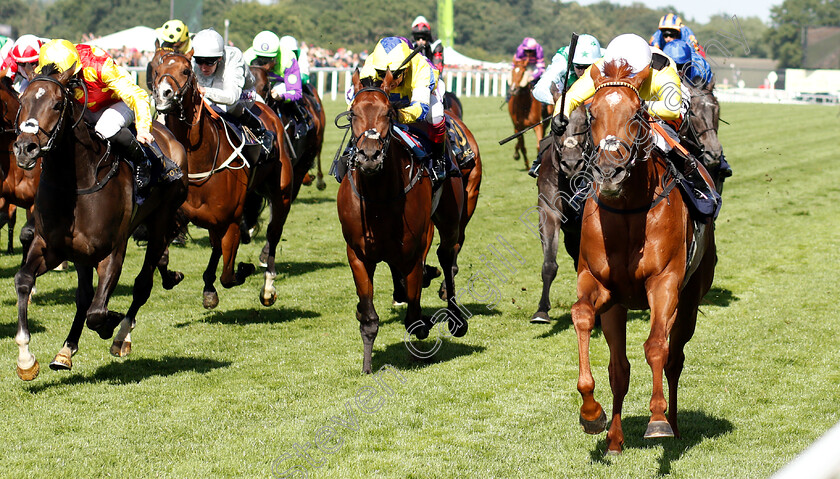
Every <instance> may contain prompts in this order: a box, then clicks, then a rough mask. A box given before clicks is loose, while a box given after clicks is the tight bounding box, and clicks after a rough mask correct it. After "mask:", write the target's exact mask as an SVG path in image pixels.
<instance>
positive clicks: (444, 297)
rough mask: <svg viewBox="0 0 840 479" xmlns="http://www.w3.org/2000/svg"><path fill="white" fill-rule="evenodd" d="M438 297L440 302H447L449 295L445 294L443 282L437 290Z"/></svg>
mask: <svg viewBox="0 0 840 479" xmlns="http://www.w3.org/2000/svg"><path fill="white" fill-rule="evenodd" d="M438 297H440V299H441V300H442V301H449V295H448V294H446V284H445V283H444V282H443V281H441V282H440V288H438Z"/></svg>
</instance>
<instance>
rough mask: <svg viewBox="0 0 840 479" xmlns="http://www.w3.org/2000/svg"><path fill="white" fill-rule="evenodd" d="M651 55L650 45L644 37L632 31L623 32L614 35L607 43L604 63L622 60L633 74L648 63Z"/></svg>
mask: <svg viewBox="0 0 840 479" xmlns="http://www.w3.org/2000/svg"><path fill="white" fill-rule="evenodd" d="M651 56H652V53H651V50H650V45H648V42H646V41H645V39H644V38H642V37H640V36H638V35H636V34H633V33H625V34H623V35H619V36H617V37H615V38H614V39H613V41H611V42H610V44H609V45H607V53H606V54H605V55H604V63H609V62H611V61H613V60H624V61H625V62H627V64H628V65H630V67H631V68H632V69H633V75H635V74H637V73H639V72H640V71H642V70H644V69H645V68H646V67H647V66H649V65H650V59H651Z"/></svg>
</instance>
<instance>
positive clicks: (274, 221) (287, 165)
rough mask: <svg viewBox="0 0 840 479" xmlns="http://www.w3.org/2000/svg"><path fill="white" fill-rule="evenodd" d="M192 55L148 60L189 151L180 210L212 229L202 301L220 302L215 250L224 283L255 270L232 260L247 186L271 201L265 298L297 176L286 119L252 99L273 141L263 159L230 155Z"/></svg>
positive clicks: (158, 95) (159, 102) (159, 97)
mask: <svg viewBox="0 0 840 479" xmlns="http://www.w3.org/2000/svg"><path fill="white" fill-rule="evenodd" d="M191 57H192V52H190V54H188V55H182V54H180V53H176V52H171V51H164V50H158V51H157V52H156V54H155V57H154V58H153V59H152V62H151V64H152V75H153V82H152V85H153V87H154V88H153V91H152V94H153V95H154V98H155V103H156V106H157V109H158V111H160V112H162V113H165V114H166V125H167V126H168V127H169V129H170V130H171V131H172V133H173V134H174V135H175V138H177V139H178V141H180V142H181V143H183V145H184V148H185V149H186V152H187V157H188V159H189V166H190V170H189V175H188V176H189V184H190V187H189V195H188V197H187V201H185V202H184V206H183V209H184V212H185V213H186V215H187V217H188V218H189V219H190V221H192V222H193V223H194V224H196V225H197V226H199V227H202V228H206V229H207V230H208V231H209V233H210V245H211V247H212V253H211V255H210V261H209V263H208V265H207V269H206V270H205V271H204V307H205V308H208V309H212V308H215V307H216V306H217V305H218V304H219V296H218V294H217V292H216V288H215V286H214V284H213V283H214V282H215V280H216V268H217V267H218V264H219V259H220V258H222V257H223V258H224V264H223V269H222V275H221V278H220V281H221V283H222V286H224V287H225V288H230V287H233V286H237V285H240V284H242V283H244V282H245V279H246V278H247V277H248V276H249V275H250V274H252V273H253V272H254V269H255V268H254V265H251V264H244V263H240V264H239V267H238V269H237V271H236V273H234V268H233V266H234V263H235V261H236V252H237V250H238V248H239V242H240V234H241V233H240V226H239V225H240V220H241V219H242V215H243V212H244V208H245V206H244V205H245V198H246V194H248V193H250V192H256V193H258V194H260V195H262V196H263V197H266V198H268V201H269V203H270V205H271V220H270V222H269V224H268V230H267V231H266V239H267V240H268V244H269V256H268V261H267V268H266V271H265V274H264V282H263V286H262V289H261V290H260V302H261V303H262V304H263V305H264V306H270V305H272V304H274V301H275V300H276V297H277V291H276V288H275V287H274V278H275V277H276V275H277V273H276V270H275V258H274V257H275V253H276V250H277V244H278V243H279V241H280V236H281V235H282V234H283V226H284V224H285V222H286V217H287V216H288V214H289V208H290V206H291V201H292V186H293V183H294V181H293V178H292V164H291V162H290V160H289V156H288V155H287V154H286V149H285V148H283V147H282V146H281V145H282V143H280V141H282V135H283V133H282V131H283V124H282V123H281V122H280V118H278V117H277V115H275V114H274V112H272V111H271V110H270V109H269V108H268V107H267V106H266V105H265V104H263V103H257V104H256V105H255V108H254V109H253V111H254V112H255V113H256V114H258V116H259V117H260V119H261V120H262V122H263V124H265V126H266V128H267V129H268V130H271V131H273V132H274V133H275V135H276V137H275V140H276V141H275V142H274V147H273V148H272V153H271V155H270V156H269V158H268V160H267V161H265V162H263V163H261V164H258V165H253V164H251V165H247V164H245V162H244V161H243V160H242V159H241V158H238V157H237V156H236V155H235V153H234V147H233V146H232V145H231V144H230V142H229V141H228V139H227V132H226V127H225V125H224V124H223V123H222V121H221V120H220V119H219V118H215V117H213V116H212V114H211V113H210V109H209V107H208V106H207V104H206V103H205V101H204V100H203V99H202V97H201V95H200V94H199V92H198V88H197V83H196V78H195V74H194V73H193V70H192V63H191ZM234 141H237V140H234ZM249 148H260V146H254V147H249Z"/></svg>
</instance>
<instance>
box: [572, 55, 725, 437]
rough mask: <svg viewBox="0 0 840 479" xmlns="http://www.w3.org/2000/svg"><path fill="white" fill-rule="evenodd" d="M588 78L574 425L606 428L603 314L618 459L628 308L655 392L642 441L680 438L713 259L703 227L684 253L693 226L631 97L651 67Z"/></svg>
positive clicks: (620, 65) (617, 66)
mask: <svg viewBox="0 0 840 479" xmlns="http://www.w3.org/2000/svg"><path fill="white" fill-rule="evenodd" d="M591 70H592V73H591V74H592V78H593V80H594V81H595V87H596V93H595V95H594V97H593V101H592V106H591V108H590V113H591V121H592V137H593V141H594V144H595V145H596V147H595V158H594V159H593V161H594V163H595V165H594V168H593V177H594V182H593V187H594V192H593V196H591V197H590V198H589V199H588V200H587V202H586V206H585V208H584V215H583V223H582V226H581V242H580V262H579V265H578V279H577V294H578V301H577V302H576V303H575V304H574V305H573V306H572V321H573V323H574V326H575V332H576V333H577V338H578V353H579V361H580V370H579V375H578V391H580V394H581V396H582V397H583V405H582V406H581V408H580V423H581V425H583V429H584V431H586V432H587V433H590V434H597V433H599V432H601V431H603V430H604V429H605V427H606V424H607V418H606V414H605V413H604V410H603V409H602V408H601V405H600V404H598V402H597V401H596V400H595V398H594V395H593V393H594V390H595V381H594V379H593V377H592V372H591V370H590V364H589V339H590V335H591V332H592V328H593V326H594V324H595V315H596V314H601V326H602V329H603V332H604V338H605V339H606V340H607V344H608V346H609V348H610V363H609V372H610V386H611V387H612V393H613V411H612V421H611V424H610V428H609V432H608V433H607V453H608V454H618V453H620V452H621V448H622V444H623V442H624V433H623V431H622V428H621V409H622V403H623V401H624V396H625V395H626V394H627V391H628V387H629V383H630V363H629V362H628V360H627V353H626V347H627V345H626V321H627V310H628V309H634V310H637V309H650V334H649V335H648V338H647V340H646V341H645V343H644V350H645V357H646V359H647V362H648V364H649V365H650V368H651V371H652V372H653V391H652V395H651V400H650V411H651V418H650V422H649V423H648V427H647V430H646V432H645V438H657V437H673V436H675V435H676V436H679V428H678V427H677V385H678V383H679V378H680V373H681V372H682V369H683V363H684V361H685V353H684V347H685V345H686V343H687V342H688V340H689V339H691V336H692V335H693V334H694V328H695V324H696V321H697V307H698V305H699V304H700V300H701V299H702V298H703V296H704V295H705V294H706V293H707V292H708V291H709V288H710V287H711V285H712V279H713V277H714V269H715V262H716V253H715V241H714V231H713V229H714V227H713V224H712V220H711V219H708V220H706V221H705V222H704V223H700V224H699V228H698V229H699V231H700V232H701V234H699V235H698V236H699V239H698V240H697V243H696V249H694V248H692V244H693V238H694V237H695V223H694V222H692V219H691V217H690V216H689V210H688V208H687V207H686V204H685V203H684V201H683V197H682V196H681V194H680V192H679V189H678V187H675V185H676V179H675V178H674V173H676V171H675V169H674V166H673V165H672V164H671V163H670V162H668V161H667V160H666V159H665V158H664V157H663V155H662V154H661V153H660V152H659V151H658V150H655V149H653V137H652V136H651V128H650V125H649V123H648V121H649V120H648V118H647V113H645V111H644V109H643V107H642V106H641V105H642V102H641V99H640V97H639V93H638V91H639V88H640V86H641V84H642V82H643V81H644V80H645V79H646V78H647V77H648V75H649V74H650V67H649V66H648V67H646V68H645V69H644V70H642V71H641V72H639V73H637V74H636V75H634V76H630V75H631V74H632V69H631V68H630V67H629V66H628V65H627V64H626V63H624V62H623V61H619V62H609V63H606V64H605V65H604V70H603V74H602V73H601V71H600V70H599V69H598V68H593V69H591ZM704 173H705V172H704ZM709 179H710V178H708V176H707V180H709ZM663 200H664V201H663ZM669 339H670V341H669ZM663 371H664V373H665V375H666V377H667V379H668V397H669V401H668V402H666V400H665V394H664V391H663V386H662V383H663V378H662V373H663ZM666 410H668V416H667V418H666V415H665V412H666Z"/></svg>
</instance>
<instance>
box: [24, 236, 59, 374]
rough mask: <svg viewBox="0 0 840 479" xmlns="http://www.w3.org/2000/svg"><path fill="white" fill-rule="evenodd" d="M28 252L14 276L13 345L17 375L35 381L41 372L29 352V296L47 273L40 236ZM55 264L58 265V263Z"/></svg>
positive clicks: (44, 248) (36, 361)
mask: <svg viewBox="0 0 840 479" xmlns="http://www.w3.org/2000/svg"><path fill="white" fill-rule="evenodd" d="M30 250H31V251H30V254H29V256H28V259H27V261H26V262H25V263H24V264H23V266H22V267H21V268H20V270H19V271H18V272H17V274H15V290H17V295H18V300H17V307H18V328H17V334H15V343H17V345H18V359H17V375H18V377H19V378H21V379H23V380H24V381H31V380H33V379H35V378H36V377H37V376H38V372H39V371H40V370H41V367H40V365H39V364H38V360H37V359H35V355H34V354H32V353H31V352H30V351H29V341H30V337H31V336H30V334H29V319H28V310H29V296H30V294H31V293H32V288H34V287H35V278H36V277H38V276H40V275H42V274H44V273H45V272H47V271H49V268H48V267H47V262H46V261H45V259H44V254H45V250H46V244H45V243H44V240H43V239H42V238H41V237H40V236H39V237H37V240H34V241H32V247H31V248H30ZM55 263H56V264H58V261H56V262H55ZM53 266H54V265H53Z"/></svg>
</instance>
